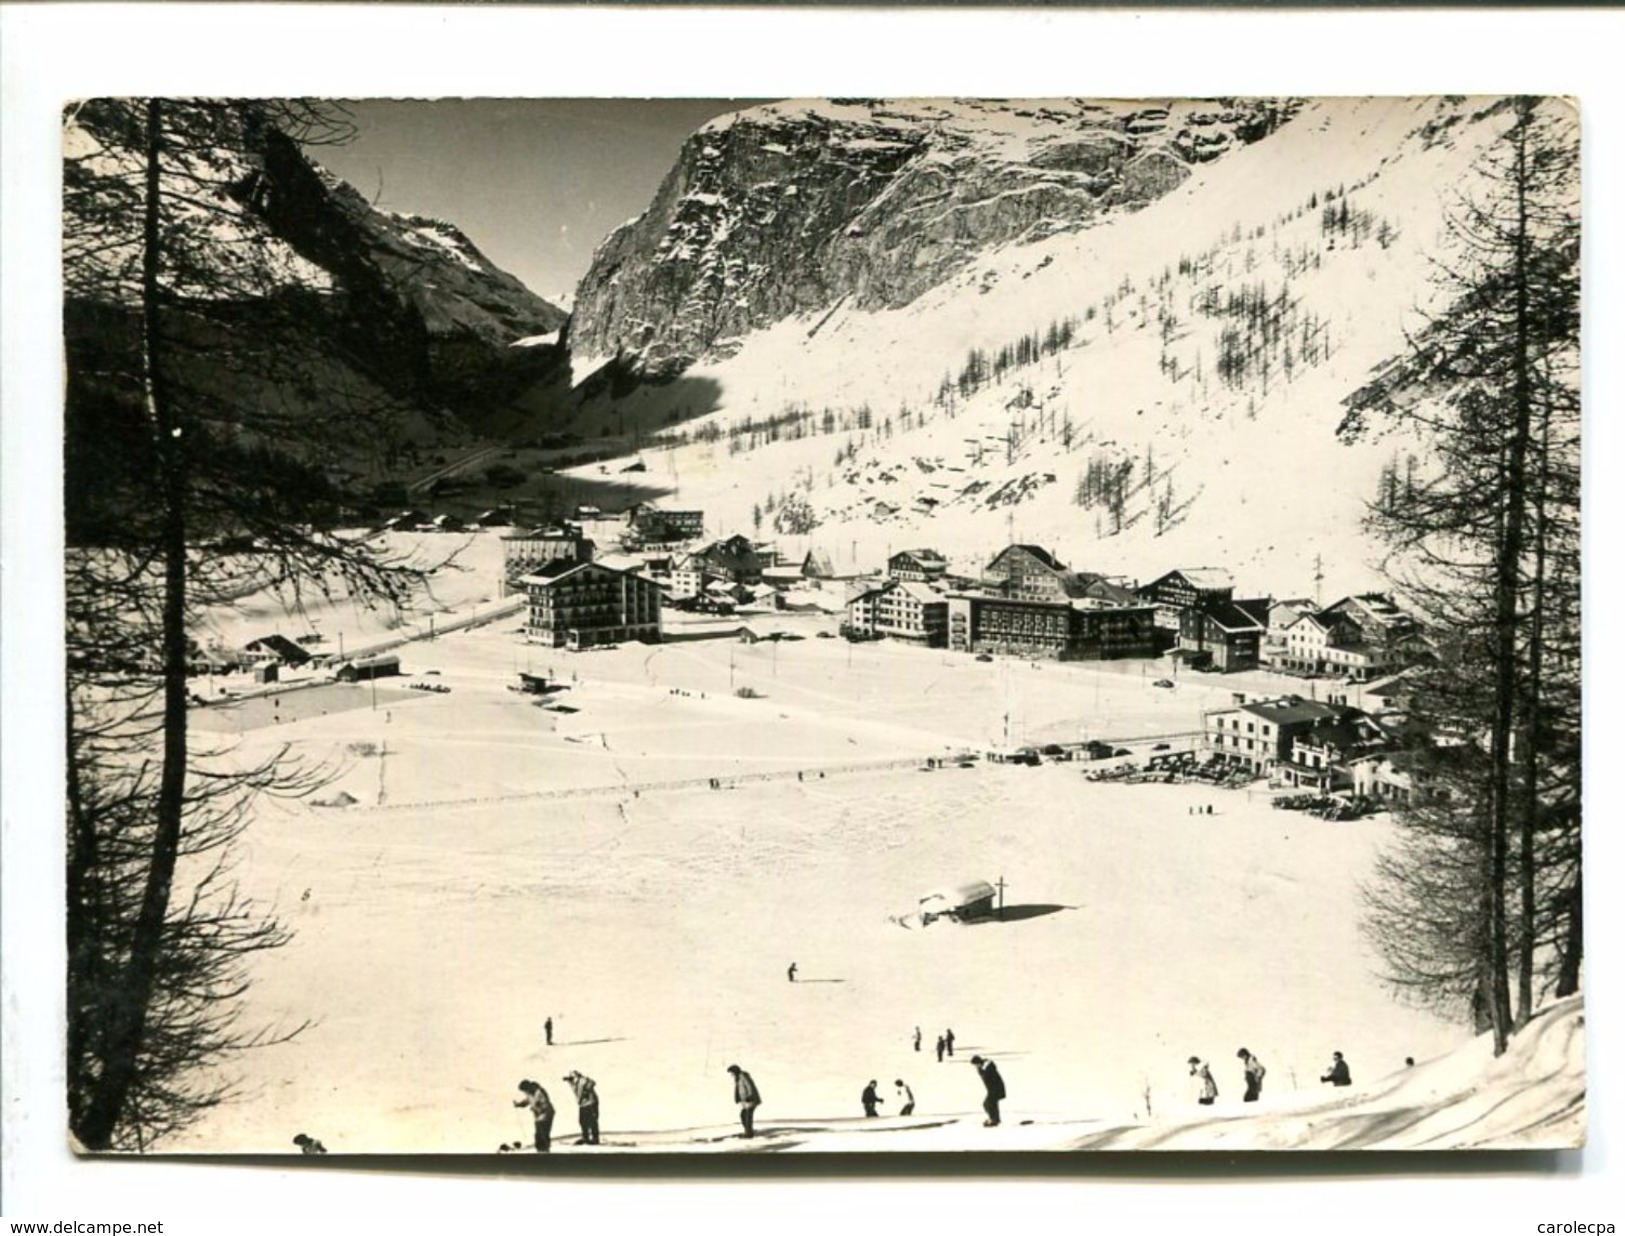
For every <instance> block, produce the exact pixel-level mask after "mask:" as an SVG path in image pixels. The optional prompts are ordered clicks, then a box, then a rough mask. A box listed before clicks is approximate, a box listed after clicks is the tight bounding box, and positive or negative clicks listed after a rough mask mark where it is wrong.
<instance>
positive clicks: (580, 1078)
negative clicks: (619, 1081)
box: [564, 1069, 598, 1146]
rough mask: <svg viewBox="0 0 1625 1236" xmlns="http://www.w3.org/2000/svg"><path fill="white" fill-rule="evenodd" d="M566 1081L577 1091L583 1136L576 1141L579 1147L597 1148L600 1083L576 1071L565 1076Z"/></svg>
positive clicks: (577, 1103)
mask: <svg viewBox="0 0 1625 1236" xmlns="http://www.w3.org/2000/svg"><path fill="white" fill-rule="evenodd" d="M564 1080H565V1081H567V1082H569V1083H570V1089H571V1090H573V1091H575V1096H576V1112H577V1114H578V1115H579V1116H580V1117H581V1136H580V1137H578V1138H577V1139H576V1145H578V1146H596V1145H597V1144H598V1083H597V1082H595V1081H593V1079H592V1078H590V1077H587V1076H585V1075H584V1074H581V1073H577V1072H576V1071H575V1070H574V1069H571V1070H570V1072H568V1073H566V1074H565V1075H564Z"/></svg>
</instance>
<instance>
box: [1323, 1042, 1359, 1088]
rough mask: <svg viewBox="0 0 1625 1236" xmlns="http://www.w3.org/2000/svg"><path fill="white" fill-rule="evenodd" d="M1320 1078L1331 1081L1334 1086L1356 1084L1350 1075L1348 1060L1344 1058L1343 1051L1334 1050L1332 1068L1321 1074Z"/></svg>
mask: <svg viewBox="0 0 1625 1236" xmlns="http://www.w3.org/2000/svg"><path fill="white" fill-rule="evenodd" d="M1320 1080H1321V1081H1323V1082H1331V1084H1332V1085H1334V1086H1352V1085H1353V1084H1354V1079H1353V1078H1352V1077H1350V1076H1349V1064H1348V1061H1347V1060H1345V1059H1343V1053H1342V1052H1340V1051H1334V1052H1333V1053H1332V1065H1331V1068H1329V1069H1327V1070H1326V1071H1325V1072H1324V1073H1322V1074H1321V1075H1320Z"/></svg>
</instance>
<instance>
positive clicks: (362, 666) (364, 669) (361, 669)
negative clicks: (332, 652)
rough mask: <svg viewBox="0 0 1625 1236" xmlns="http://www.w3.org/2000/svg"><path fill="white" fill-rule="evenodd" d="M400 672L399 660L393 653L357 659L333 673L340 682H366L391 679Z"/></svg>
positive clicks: (346, 663)
mask: <svg viewBox="0 0 1625 1236" xmlns="http://www.w3.org/2000/svg"><path fill="white" fill-rule="evenodd" d="M400 672H401V659H400V657H399V656H397V655H396V654H395V653H392V652H390V653H384V654H382V655H380V656H376V657H357V658H356V659H355V660H353V661H346V662H345V663H344V664H343V665H341V666H339V667H338V669H336V670H334V671H333V677H335V678H337V679H338V680H339V681H340V682H367V681H369V680H371V679H374V678H393V677H395V676H396V675H397V674H399V673H400Z"/></svg>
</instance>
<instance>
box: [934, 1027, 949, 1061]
mask: <svg viewBox="0 0 1625 1236" xmlns="http://www.w3.org/2000/svg"><path fill="white" fill-rule="evenodd" d="M947 1050H948V1040H947V1039H945V1038H943V1037H942V1036H941V1035H940V1034H939V1035H937V1063H938V1064H941V1063H942V1053H943V1052H945V1051H947Z"/></svg>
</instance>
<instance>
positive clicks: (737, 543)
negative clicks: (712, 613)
mask: <svg viewBox="0 0 1625 1236" xmlns="http://www.w3.org/2000/svg"><path fill="white" fill-rule="evenodd" d="M764 567H765V564H764V563H763V561H762V558H761V555H760V554H758V553H757V551H756V546H755V545H753V544H752V543H751V542H750V540H749V539H748V538H747V537H743V536H731V537H729V538H727V539H726V540H723V541H713V542H712V543H711V544H709V545H707V546H705V547H704V548H703V549H697V550H695V551H694V552H693V553H691V554H686V555H684V556H683V557H681V558H678V559H677V560H676V561H675V562H673V563H672V570H671V592H672V596H674V597H678V598H682V597H693V596H699V595H701V594H702V593H704V592H705V591H706V589H707V588H708V587H709V586H710V585H711V584H713V583H719V582H720V583H724V584H744V585H747V586H754V585H756V584H759V583H761V582H762V571H763V570H764Z"/></svg>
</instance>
